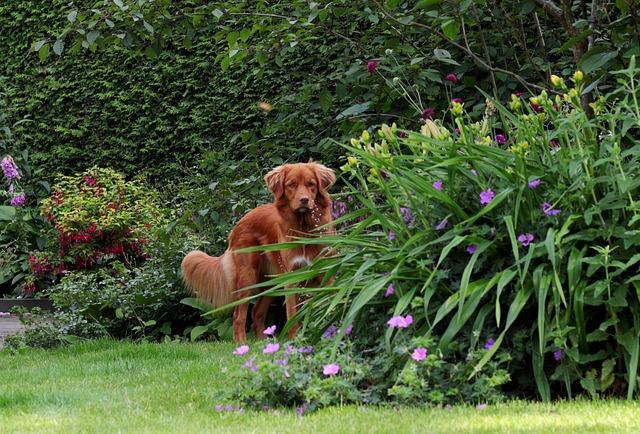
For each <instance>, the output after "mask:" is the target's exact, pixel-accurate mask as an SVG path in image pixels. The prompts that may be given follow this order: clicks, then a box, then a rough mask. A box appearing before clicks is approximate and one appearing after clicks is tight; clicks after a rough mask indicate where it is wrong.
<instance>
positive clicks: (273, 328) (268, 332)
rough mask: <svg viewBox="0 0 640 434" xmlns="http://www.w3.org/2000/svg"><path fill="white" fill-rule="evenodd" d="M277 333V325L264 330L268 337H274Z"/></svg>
mask: <svg viewBox="0 0 640 434" xmlns="http://www.w3.org/2000/svg"><path fill="white" fill-rule="evenodd" d="M275 332H276V326H275V324H274V325H272V326H271V327H267V328H266V329H264V332H262V333H264V334H265V335H267V336H273V334H274V333H275Z"/></svg>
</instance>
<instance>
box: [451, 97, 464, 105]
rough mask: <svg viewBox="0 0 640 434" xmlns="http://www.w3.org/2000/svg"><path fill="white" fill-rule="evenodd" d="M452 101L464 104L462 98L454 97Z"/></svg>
mask: <svg viewBox="0 0 640 434" xmlns="http://www.w3.org/2000/svg"><path fill="white" fill-rule="evenodd" d="M451 102H452V103H454V102H455V103H458V104H462V98H454V99H452V100H451Z"/></svg>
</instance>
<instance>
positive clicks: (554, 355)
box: [553, 348, 564, 362]
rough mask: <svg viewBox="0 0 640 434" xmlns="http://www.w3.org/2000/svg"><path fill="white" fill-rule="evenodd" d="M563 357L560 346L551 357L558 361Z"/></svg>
mask: <svg viewBox="0 0 640 434" xmlns="http://www.w3.org/2000/svg"><path fill="white" fill-rule="evenodd" d="M563 357H564V352H563V351H562V348H558V349H557V350H555V351H554V352H553V358H554V359H555V361H556V362H559V361H560V360H562V358H563Z"/></svg>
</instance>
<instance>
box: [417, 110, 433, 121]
mask: <svg viewBox="0 0 640 434" xmlns="http://www.w3.org/2000/svg"><path fill="white" fill-rule="evenodd" d="M420 117H421V118H422V119H423V120H425V121H426V120H427V119H433V118H435V117H436V110H435V109H433V108H431V107H426V108H425V109H424V110H422V113H421V114H420Z"/></svg>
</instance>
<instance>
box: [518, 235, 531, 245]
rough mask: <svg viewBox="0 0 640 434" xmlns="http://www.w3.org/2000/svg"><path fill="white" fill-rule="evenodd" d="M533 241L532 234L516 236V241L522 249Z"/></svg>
mask: <svg viewBox="0 0 640 434" xmlns="http://www.w3.org/2000/svg"><path fill="white" fill-rule="evenodd" d="M533 240H534V237H533V234H529V233H527V234H520V235H518V241H519V242H520V244H522V247H529V244H531V243H532V242H533Z"/></svg>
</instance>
